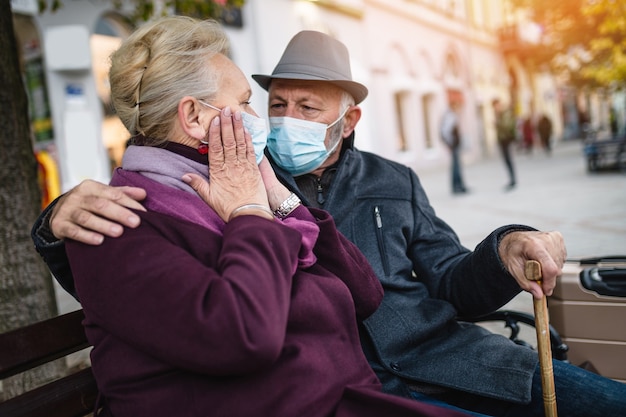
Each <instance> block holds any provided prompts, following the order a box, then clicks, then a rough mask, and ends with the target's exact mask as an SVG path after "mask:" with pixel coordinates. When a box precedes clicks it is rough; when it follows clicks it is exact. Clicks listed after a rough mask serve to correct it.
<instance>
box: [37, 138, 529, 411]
mask: <svg viewBox="0 0 626 417" xmlns="http://www.w3.org/2000/svg"><path fill="white" fill-rule="evenodd" d="M352 141H353V137H351V138H350V139H349V140H347V142H346V143H345V144H344V145H345V146H344V148H343V151H342V158H341V161H340V163H339V165H338V170H337V173H336V175H335V177H334V179H333V182H332V185H331V187H330V188H329V191H328V194H327V196H326V201H325V203H324V205H323V208H324V209H326V210H328V211H329V212H330V213H331V214H332V216H333V217H334V218H335V221H336V224H337V227H338V228H339V230H340V231H341V232H342V233H344V234H345V235H346V236H347V237H348V239H350V240H352V241H353V242H354V243H355V244H356V245H357V246H358V247H359V248H360V249H361V250H362V251H363V253H364V254H365V256H366V257H367V259H368V260H369V261H370V263H371V264H372V266H373V267H374V270H375V271H376V273H377V275H378V277H379V278H380V280H381V281H382V283H383V287H384V289H385V296H384V299H383V302H382V304H381V306H380V308H379V309H378V310H377V312H376V313H374V315H373V316H371V317H370V318H369V319H367V321H366V322H365V323H364V324H363V328H362V330H363V334H362V342H363V349H364V351H365V353H366V355H367V356H368V359H369V361H370V364H371V365H372V367H373V368H374V370H375V371H376V373H377V374H378V377H379V378H380V379H381V381H382V383H383V388H384V389H385V390H386V391H387V392H391V393H395V394H398V395H404V396H410V394H409V385H420V386H424V384H433V385H437V386H442V387H448V388H454V389H459V390H463V391H466V392H470V393H475V394H479V395H484V396H488V397H492V398H498V399H503V400H508V401H515V402H523V403H525V402H528V401H530V387H531V383H532V375H533V373H534V371H535V367H536V364H537V362H538V358H537V353H536V352H535V351H532V350H530V349H528V348H526V347H522V346H518V345H516V344H514V343H513V342H511V341H509V340H508V339H507V338H506V337H504V336H500V335H494V334H491V333H490V332H488V331H487V330H484V329H483V328H481V327H479V326H477V325H474V324H469V323H465V322H459V321H457V320H456V318H457V317H459V316H462V317H472V316H480V315H483V314H485V313H488V312H491V311H494V310H496V309H497V308H499V307H501V306H502V305H504V304H505V303H506V302H508V301H509V300H511V299H512V298H513V297H514V296H515V295H516V294H518V293H519V287H518V286H517V284H516V282H515V280H514V279H513V277H511V276H510V275H509V274H508V272H506V270H505V269H504V266H503V265H502V263H501V261H500V259H499V257H498V251H497V244H498V241H499V239H501V237H502V236H503V235H504V234H506V233H507V232H509V231H512V230H533V229H531V228H529V227H525V226H518V225H511V226H506V227H502V228H500V229H498V230H496V231H494V232H493V233H491V234H490V235H489V236H488V237H487V238H486V239H485V240H484V241H483V242H481V243H480V244H479V245H478V246H477V247H476V249H475V250H474V251H473V252H472V251H469V250H468V249H467V248H464V247H463V246H462V245H461V244H460V242H459V239H458V237H457V235H456V234H455V233H454V231H453V230H452V229H451V228H450V227H449V226H448V225H447V224H446V223H445V222H444V221H443V220H441V219H440V218H438V217H437V216H436V214H435V211H434V210H433V208H432V206H431V205H430V203H429V201H428V198H427V197H426V194H425V192H424V189H423V188H422V186H421V184H420V182H419V180H418V177H417V175H416V174H415V172H413V171H412V170H411V169H409V168H408V167H406V166H403V165H401V164H398V163H395V162H392V161H389V160H386V159H384V158H381V157H379V156H376V155H373V154H370V153H367V152H361V151H358V150H356V149H354V148H353V147H352ZM276 171H277V174H278V176H279V178H280V179H281V181H283V182H284V183H285V184H286V185H288V187H289V188H291V189H292V190H294V191H296V193H298V194H299V195H300V198H301V199H302V200H303V201H304V202H305V203H307V201H306V198H305V197H304V195H302V193H301V192H299V190H298V188H297V185H296V183H295V181H294V179H293V178H292V177H291V176H290V175H289V174H287V173H285V172H284V171H282V170H281V169H280V168H276ZM50 207H51V206H50ZM50 207H48V209H47V210H46V211H44V213H42V215H41V216H40V217H39V219H38V220H37V223H35V225H34V227H33V231H32V232H33V233H32V238H33V241H34V242H35V247H36V249H37V251H38V252H39V253H40V254H41V255H42V256H43V258H44V260H45V261H46V263H47V264H48V266H49V268H50V269H51V271H52V272H53V273H54V275H55V277H56V278H57V280H58V281H59V282H60V284H61V285H62V286H63V288H65V289H66V290H67V291H69V292H70V293H72V294H73V295H75V292H74V286H73V279H72V275H71V271H70V269H69V266H68V263H67V258H66V257H65V250H64V247H63V244H62V242H58V241H57V242H54V237H53V236H52V235H51V234H50V232H49V229H48V225H47V222H45V221H44V220H45V217H46V215H47V213H48V212H49V210H50Z"/></svg>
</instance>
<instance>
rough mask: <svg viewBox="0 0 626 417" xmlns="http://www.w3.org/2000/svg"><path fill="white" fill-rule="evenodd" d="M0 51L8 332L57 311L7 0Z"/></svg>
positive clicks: (17, 381) (7, 386)
mask: <svg viewBox="0 0 626 417" xmlns="http://www.w3.org/2000/svg"><path fill="white" fill-rule="evenodd" d="M0 51H2V53H1V54H0V109H1V110H0V332H6V331H8V330H11V329H14V328H17V327H20V326H24V325H26V324H29V323H33V322H36V321H40V320H43V319H46V318H49V317H52V316H54V315H56V314H57V307H56V301H55V296H54V288H53V285H52V279H51V275H50V272H49V271H48V269H47V267H46V266H45V264H44V263H43V261H42V260H41V258H40V257H39V255H38V254H37V252H36V251H35V250H34V247H33V242H32V240H31V238H30V229H31V227H32V224H33V223H34V221H35V219H36V218H37V216H38V214H39V212H40V211H41V206H40V205H41V192H40V189H39V185H38V178H37V162H36V159H35V156H34V153H33V145H32V142H31V129H30V121H29V118H28V101H27V95H26V90H25V89H24V83H23V81H22V76H21V74H22V72H21V71H20V65H19V55H18V50H17V44H16V40H15V33H14V29H13V14H12V11H11V1H10V0H0ZM59 367H60V366H59V365H58V364H56V365H55V366H51V367H45V368H46V369H43V370H38V371H36V372H35V373H28V374H22V375H18V376H16V377H14V378H11V379H10V380H5V381H3V383H2V390H3V393H2V395H0V398H2V397H4V398H9V397H11V396H13V395H14V394H15V393H18V392H20V391H22V390H23V389H30V388H31V387H33V386H35V385H38V384H39V383H40V381H42V380H46V379H50V378H52V377H54V376H56V375H57V374H58V373H59Z"/></svg>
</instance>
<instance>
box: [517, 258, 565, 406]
mask: <svg viewBox="0 0 626 417" xmlns="http://www.w3.org/2000/svg"><path fill="white" fill-rule="evenodd" d="M524 275H525V276H526V279H529V280H531V281H537V283H538V284H539V285H541V281H542V275H541V264H540V263H539V262H537V261H526V265H525V268H524ZM533 308H534V310H535V330H536V332H537V350H538V351H539V366H540V367H541V388H542V390H543V408H544V411H545V414H546V417H557V415H556V394H555V392H554V370H553V369H552V349H551V347H550V323H549V318H548V303H547V301H546V296H545V295H544V296H543V297H541V299H540V300H538V299H536V298H535V297H533Z"/></svg>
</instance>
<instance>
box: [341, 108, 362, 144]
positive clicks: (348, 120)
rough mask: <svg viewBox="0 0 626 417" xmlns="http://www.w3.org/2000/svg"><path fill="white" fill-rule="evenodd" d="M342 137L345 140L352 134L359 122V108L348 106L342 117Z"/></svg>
mask: <svg viewBox="0 0 626 417" xmlns="http://www.w3.org/2000/svg"><path fill="white" fill-rule="evenodd" d="M344 120H345V121H344V123H343V132H341V133H342V136H343V137H344V138H347V137H348V136H350V135H351V134H352V132H353V131H354V128H355V127H356V124H357V123H358V122H359V120H361V108H360V107H359V106H350V110H348V111H347V112H346V115H345V116H344Z"/></svg>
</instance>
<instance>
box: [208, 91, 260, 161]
mask: <svg viewBox="0 0 626 417" xmlns="http://www.w3.org/2000/svg"><path fill="white" fill-rule="evenodd" d="M198 101H199V102H200V103H201V104H203V105H205V106H207V107H209V108H211V109H213V110H217V111H219V112H221V111H222V109H218V108H217V107H215V106H212V105H210V104H209V103H205V102H204V101H202V100H198ZM241 120H242V122H243V127H245V128H246V130H248V132H250V136H252V146H254V156H255V157H256V163H257V165H258V164H260V163H261V160H263V151H264V150H265V145H266V144H267V123H265V119H261V118H260V117H256V116H254V115H252V114H249V113H246V112H241Z"/></svg>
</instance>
